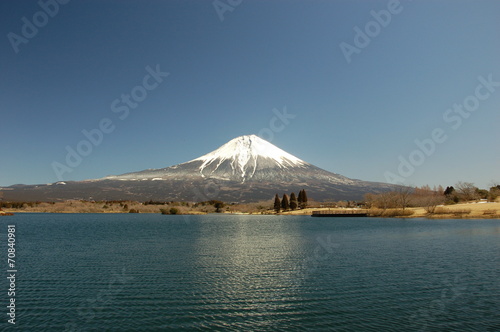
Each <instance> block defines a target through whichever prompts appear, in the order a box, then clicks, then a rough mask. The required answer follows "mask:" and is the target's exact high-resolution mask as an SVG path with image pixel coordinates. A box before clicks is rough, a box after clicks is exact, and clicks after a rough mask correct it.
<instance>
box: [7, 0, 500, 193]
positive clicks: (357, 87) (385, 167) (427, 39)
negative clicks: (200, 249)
mask: <svg viewBox="0 0 500 332" xmlns="http://www.w3.org/2000/svg"><path fill="white" fill-rule="evenodd" d="M223 2H226V1H223ZM387 4H388V1H305V0H304V1H250V0H244V1H242V3H241V4H240V5H238V6H236V7H235V8H234V10H233V11H228V12H226V13H224V20H223V21H221V20H220V19H219V16H218V15H217V12H216V10H215V9H214V6H213V4H212V1H97V0H90V1H77V0H73V1H70V2H69V3H68V4H65V5H60V8H59V12H58V13H57V14H56V15H55V16H54V17H53V18H50V19H49V21H48V23H47V24H46V25H45V26H44V27H41V28H40V29H39V31H38V33H37V35H36V36H34V37H33V38H31V39H29V41H28V43H27V44H21V45H19V52H18V53H17V54H16V53H15V52H14V50H13V47H12V46H11V43H10V42H9V39H8V37H7V34H8V33H9V32H13V33H16V34H18V35H21V28H22V25H23V21H22V20H21V19H22V18H23V17H26V18H28V20H30V21H32V18H33V15H34V14H35V13H36V12H38V11H40V10H41V8H40V6H39V5H38V4H37V1H1V2H0V32H1V33H0V37H1V42H0V115H1V120H0V144H1V146H0V147H1V156H0V185H2V186H8V185H12V184H15V183H25V184H35V183H50V182H55V181H57V180H58V178H57V176H56V174H55V172H54V170H53V167H52V166H51V165H52V163H53V162H59V163H64V162H65V156H66V149H65V148H66V146H70V147H73V148H75V147H76V146H77V144H78V142H79V141H81V140H82V139H85V137H84V136H83V134H82V130H91V129H94V128H97V127H98V125H99V121H101V119H103V118H109V119H111V120H112V121H113V124H114V125H115V130H114V131H113V132H112V133H110V134H105V135H104V138H103V141H102V143H101V144H99V145H98V146H95V147H93V151H92V153H90V154H89V155H88V156H85V157H84V158H83V160H82V162H81V163H80V164H79V165H78V166H77V167H73V168H72V169H73V171H72V172H71V173H65V174H64V176H63V178H64V180H84V179H89V178H100V177H104V176H106V175H110V174H121V173H125V172H131V171H139V170H143V169H147V168H161V167H167V166H171V165H174V164H178V163H181V162H185V161H188V160H191V159H193V158H196V157H198V156H200V155H202V154H205V153H208V152H209V151H212V150H213V149H215V148H217V147H219V146H220V145H222V144H223V143H225V142H227V141H229V140H230V139H232V138H234V137H237V136H240V135H244V134H258V133H259V132H260V131H261V130H262V129H264V128H269V126H270V121H271V120H272V119H273V117H274V116H275V114H274V113H273V109H278V110H280V111H281V110H282V109H283V108H284V107H286V109H287V112H288V113H290V114H293V115H295V118H294V119H290V122H289V124H287V125H286V126H285V128H284V129H283V130H281V131H280V132H275V133H274V138H273V140H272V143H273V144H275V145H277V146H278V147H280V148H282V149H284V150H285V151H287V152H289V153H291V154H293V155H295V156H297V157H299V158H301V159H303V160H305V161H308V162H310V163H312V164H314V165H316V166H318V167H321V168H324V169H326V170H328V171H332V172H336V173H340V174H342V175H345V176H348V177H351V178H358V179H363V180H370V181H383V182H385V181H386V178H385V176H384V173H385V172H387V171H390V172H393V173H395V174H398V173H397V168H398V165H399V163H400V162H399V160H398V157H399V156H403V157H404V158H407V157H408V156H409V155H410V154H411V153H412V151H414V150H415V149H416V148H417V147H416V145H415V143H414V140H415V139H419V140H423V139H426V138H429V137H431V132H432V131H433V129H435V128H442V129H443V130H444V131H445V133H446V134H447V135H448V139H447V140H446V141H445V142H444V143H442V144H438V145H437V146H436V151H435V152H434V153H432V154H431V155H430V156H426V158H425V161H424V162H423V164H422V165H419V166H418V167H416V168H415V171H414V173H413V174H411V176H408V177H406V178H405V183H407V184H412V185H424V184H430V185H438V184H441V185H443V186H446V185H452V184H454V183H456V182H457V181H469V182H474V183H475V184H476V185H478V186H480V187H488V186H489V185H490V184H491V182H492V181H500V157H499V143H500V139H499V138H500V135H499V124H500V121H499V120H500V116H499V111H500V88H497V89H498V90H497V91H495V92H493V93H491V96H490V97H489V98H487V99H486V100H484V101H481V103H480V106H479V108H478V110H477V111H475V112H474V113H472V114H471V115H470V117H469V118H467V119H464V120H463V123H462V125H461V126H460V127H459V128H458V129H457V130H453V129H451V126H450V123H446V122H445V121H444V120H443V114H444V113H445V111H446V110H447V109H448V108H450V107H452V106H453V104H455V103H462V102H463V100H464V99H465V98H466V97H467V96H469V95H471V94H473V93H474V91H475V88H476V86H477V85H478V84H479V81H478V79H477V78H478V76H483V77H487V76H488V75H490V74H491V75H492V77H493V80H494V81H497V82H500V62H499V59H500V38H499V37H500V35H499V32H500V2H499V1H495V0H490V1H472V0H470V1H463V0H458V1H457V0H453V1H451V0H448V1H402V2H401V5H400V6H401V8H402V10H401V12H400V13H399V14H397V15H392V18H391V22H390V23H389V24H388V25H387V27H382V28H381V31H380V33H379V34H378V35H377V36H375V37H373V38H372V39H371V42H370V44H369V45H368V46H367V47H365V48H363V49H361V52H360V53H359V54H353V55H352V59H351V60H352V61H351V62H350V63H348V62H347V61H346V59H345V57H344V55H343V53H342V51H341V48H340V47H339V45H340V43H341V42H346V43H349V44H351V45H353V44H354V41H353V39H354V36H355V32H354V30H353V28H354V27H355V26H358V27H360V28H362V29H364V27H365V25H366V24H367V23H368V22H370V21H372V20H373V17H372V16H371V15H370V12H371V11H372V10H375V11H380V10H382V9H386V8H387ZM156 65H159V66H160V68H161V70H162V71H165V72H169V73H170V76H168V77H167V78H165V80H164V81H163V82H162V83H161V84H160V85H159V86H158V87H157V88H156V89H154V90H152V91H149V92H148V96H147V97H146V99H145V100H144V101H143V102H141V103H140V104H139V106H138V107H137V108H135V109H133V110H131V112H130V114H129V116H128V117H127V118H125V119H124V120H120V119H119V113H113V112H112V110H111V106H110V105H111V103H112V102H113V101H114V100H115V99H117V98H120V96H121V95H122V94H129V93H130V92H131V90H132V89H133V88H134V87H135V86H137V85H139V84H142V79H143V77H144V76H145V75H146V74H147V71H146V69H145V68H146V67H147V66H151V67H152V68H154V67H155V66H156Z"/></svg>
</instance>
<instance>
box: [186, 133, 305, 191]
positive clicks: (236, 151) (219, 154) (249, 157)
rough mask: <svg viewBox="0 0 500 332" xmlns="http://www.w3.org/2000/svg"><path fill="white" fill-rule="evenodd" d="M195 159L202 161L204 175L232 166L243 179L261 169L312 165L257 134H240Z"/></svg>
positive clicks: (233, 173)
mask: <svg viewBox="0 0 500 332" xmlns="http://www.w3.org/2000/svg"><path fill="white" fill-rule="evenodd" d="M194 161H202V164H201V166H200V167H199V172H200V174H201V175H202V176H205V175H207V176H208V175H213V174H214V172H216V171H217V170H220V168H222V167H223V168H224V169H225V171H226V172H227V171H228V170H230V172H231V175H232V177H234V176H235V175H236V176H238V175H239V176H241V180H242V181H245V180H246V179H248V178H251V177H252V176H253V175H254V174H255V171H256V170H257V169H262V168H271V167H276V166H278V167H279V168H289V167H301V166H304V165H308V163H306V162H305V161H303V160H301V159H299V158H297V157H295V156H293V155H291V154H289V153H288V152H285V151H283V150H281V149H280V148H278V147H276V146H274V145H273V144H271V143H269V142H267V141H265V140H263V139H262V138H260V137H258V136H256V135H244V136H240V137H236V138H234V139H232V140H230V141H229V142H227V143H226V144H224V145H222V146H221V147H220V148H218V149H216V150H214V151H212V152H210V153H207V154H206V155H203V156H201V157H199V158H196V159H194V160H192V161H191V162H194ZM229 167H230V169H229Z"/></svg>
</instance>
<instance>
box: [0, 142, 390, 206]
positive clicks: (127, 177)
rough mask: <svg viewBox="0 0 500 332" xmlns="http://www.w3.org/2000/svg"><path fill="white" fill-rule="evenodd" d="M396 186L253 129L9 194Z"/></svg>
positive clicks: (316, 195) (240, 198)
mask: <svg viewBox="0 0 500 332" xmlns="http://www.w3.org/2000/svg"><path fill="white" fill-rule="evenodd" d="M392 188H394V186H392V185H389V184H385V183H376V182H367V181H361V180H354V179H349V178H347V177H345V176H342V175H340V174H335V173H331V172H328V171H325V170H323V169H321V168H318V167H316V166H314V165H312V164H309V163H307V162H305V161H303V160H301V159H299V158H297V157H295V156H293V155H291V154H289V153H287V152H285V151H283V150H282V149H280V148H278V147H276V146H274V145H273V144H271V143H269V142H267V141H265V140H263V139H261V138H260V137H258V136H255V135H246V136H240V137H237V138H235V139H232V140H231V141H229V142H227V143H226V144H224V145H222V146H221V147H219V148H218V149H216V150H214V151H212V152H210V153H207V154H205V155H203V156H201V157H199V158H196V159H193V160H191V161H188V162H186V163H182V164H178V165H174V166H171V167H166V168H161V169H148V170H144V171H140V172H132V173H126V174H122V175H114V176H107V177H105V178H102V179H96V180H86V181H78V182H71V181H69V182H68V181H66V182H64V183H56V184H49V185H38V186H16V187H11V188H9V189H11V190H8V191H5V198H6V199H19V200H21V199H23V200H58V199H74V198H75V199H95V200H118V199H133V200H139V201H145V200H150V199H153V200H162V201H171V200H175V201H177V200H182V201H203V200H210V199H218V200H224V201H226V202H248V201H258V200H266V199H270V198H272V197H273V196H274V194H275V193H280V194H282V193H290V192H292V191H295V192H298V191H299V190H300V189H306V190H307V191H308V193H309V197H311V198H313V199H316V200H360V199H362V196H363V195H364V194H365V193H367V192H381V191H386V190H390V189H392Z"/></svg>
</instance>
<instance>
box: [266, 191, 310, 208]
mask: <svg viewBox="0 0 500 332" xmlns="http://www.w3.org/2000/svg"><path fill="white" fill-rule="evenodd" d="M306 207H307V194H306V191H305V189H302V190H301V191H299V195H298V197H297V196H295V193H291V194H290V198H288V195H287V194H283V198H282V199H280V197H279V195H278V194H276V195H275V196H274V211H276V213H280V212H281V211H288V210H292V211H293V210H297V208H299V209H305V208H306Z"/></svg>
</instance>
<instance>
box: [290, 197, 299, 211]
mask: <svg viewBox="0 0 500 332" xmlns="http://www.w3.org/2000/svg"><path fill="white" fill-rule="evenodd" d="M297 205H298V204H297V197H295V193H291V194H290V209H292V211H293V210H295V209H297Z"/></svg>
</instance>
